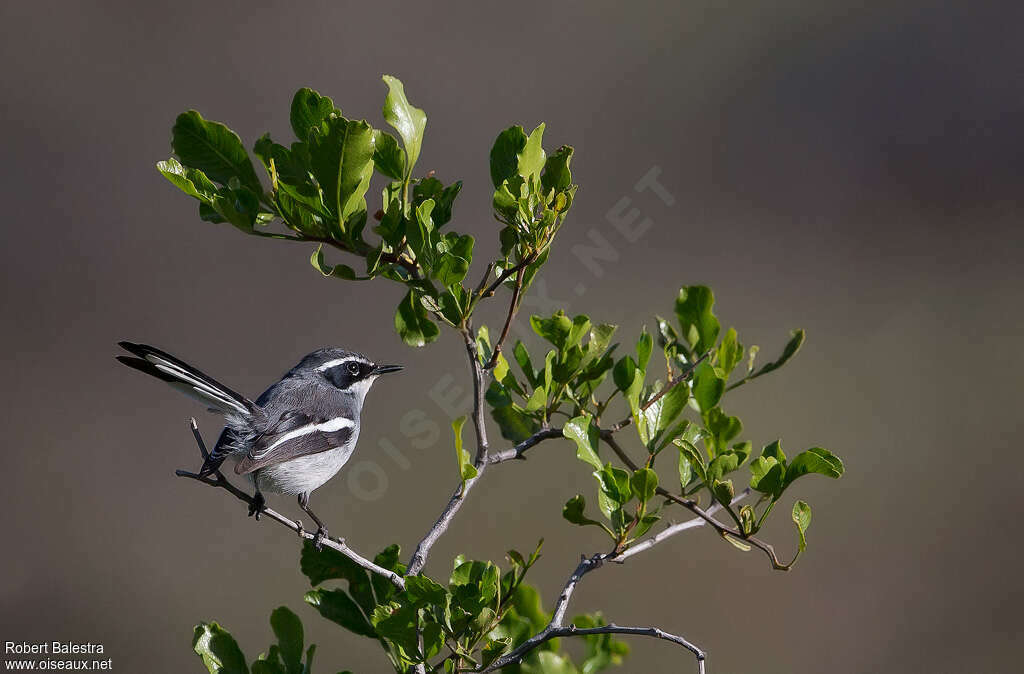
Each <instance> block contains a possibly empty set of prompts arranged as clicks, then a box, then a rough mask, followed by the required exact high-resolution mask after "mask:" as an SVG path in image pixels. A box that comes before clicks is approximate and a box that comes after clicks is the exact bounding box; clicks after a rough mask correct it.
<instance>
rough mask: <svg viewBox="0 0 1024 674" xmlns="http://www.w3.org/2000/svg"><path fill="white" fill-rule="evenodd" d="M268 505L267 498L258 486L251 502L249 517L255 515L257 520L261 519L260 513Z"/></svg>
mask: <svg viewBox="0 0 1024 674" xmlns="http://www.w3.org/2000/svg"><path fill="white" fill-rule="evenodd" d="M266 507H267V499H265V498H263V492H261V491H260V490H259V487H257V488H256V493H255V494H253V495H252V503H250V504H249V517H255V518H256V520H257V521H259V519H260V513H262V512H263V509H264V508H266Z"/></svg>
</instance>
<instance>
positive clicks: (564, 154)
mask: <svg viewBox="0 0 1024 674" xmlns="http://www.w3.org/2000/svg"><path fill="white" fill-rule="evenodd" d="M572 153H573V150H572V148H571V147H569V146H568V145H563V146H562V147H560V148H558V149H557V150H555V153H554V154H552V155H551V156H549V157H548V158H547V161H545V162H544V172H543V173H541V176H540V183H541V186H542V187H543V188H544V192H545V193H548V192H550V191H551V190H554V191H555V192H562V191H564V190H567V189H569V187H570V186H571V185H572V171H571V170H570V169H569V163H570V162H571V161H572Z"/></svg>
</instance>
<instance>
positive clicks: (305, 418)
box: [118, 342, 401, 535]
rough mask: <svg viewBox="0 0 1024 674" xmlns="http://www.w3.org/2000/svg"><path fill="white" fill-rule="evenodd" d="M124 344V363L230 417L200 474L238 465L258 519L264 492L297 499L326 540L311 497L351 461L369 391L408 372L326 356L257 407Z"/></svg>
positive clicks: (179, 364) (149, 351) (158, 355)
mask: <svg viewBox="0 0 1024 674" xmlns="http://www.w3.org/2000/svg"><path fill="white" fill-rule="evenodd" d="M119 344H120V346H121V347H123V348H124V349H126V350H127V351H129V352H131V353H132V354H133V356H134V357H128V356H119V357H118V360H119V361H121V362H122V363H124V364H125V365H128V366H130V367H133V368H135V369H137V370H140V371H142V372H145V373H146V374H149V375H152V376H154V377H157V378H159V379H161V380H163V381H165V382H167V383H168V384H170V385H171V386H173V387H174V388H177V389H178V390H181V391H183V392H184V393H186V394H187V395H189V396H190V397H192V398H195V399H198V400H199V401H201V402H203V403H204V404H206V405H207V406H208V407H209V408H210V409H211V410H212V411H216V412H220V413H222V414H224V417H225V426H224V430H223V431H222V432H221V435H220V438H219V439H218V440H217V444H216V445H215V446H214V448H213V450H212V451H211V452H210V456H209V458H208V459H207V460H206V461H205V462H204V464H203V467H202V469H201V470H200V474H203V475H208V474H210V473H212V472H214V471H216V470H218V469H219V468H220V466H221V465H222V464H223V463H224V462H225V461H231V462H233V463H234V470H235V472H236V473H238V474H240V475H246V476H247V477H248V478H249V479H250V480H251V481H252V482H253V484H254V485H255V486H256V500H257V504H258V505H257V506H256V510H255V512H256V514H258V510H259V508H260V507H262V495H261V492H264V491H268V492H275V493H282V494H297V495H298V496H299V504H300V505H301V506H302V508H303V510H305V511H306V512H307V513H308V514H309V515H310V516H311V517H313V519H314V521H316V522H317V524H318V525H319V526H320V529H321V531H322V532H323V535H326V530H325V529H324V528H323V524H322V523H321V522H320V520H319V519H318V518H317V517H316V516H315V515H314V514H313V513H312V511H310V510H309V509H308V502H309V494H310V492H312V491H313V490H314V489H317V488H318V487H320V486H321V485H323V484H324V483H325V482H327V481H328V480H329V479H331V478H332V477H334V475H335V474H337V472H338V471H339V470H340V469H341V467H342V466H344V465H345V463H346V462H347V461H348V459H349V457H350V456H352V452H353V450H354V449H355V446H356V441H357V440H358V439H359V417H360V413H361V412H362V408H363V401H364V400H365V398H366V393H367V391H369V389H370V386H371V385H372V384H373V382H374V381H375V380H376V379H377V377H379V376H380V375H381V374H384V373H386V372H394V371H396V370H400V369H401V367H400V366H397V365H377V364H376V363H374V362H373V361H371V360H370V359H368V358H366V357H365V356H363V355H361V354H358V353H354V352H351V351H346V350H345V349H338V348H326V349H320V350H318V351H314V352H313V353H311V354H309V355H308V356H306V357H305V358H303V359H302V361H301V362H299V364H298V365H296V366H295V367H293V368H292V369H291V370H289V371H288V372H287V373H286V374H285V375H284V376H283V377H282V378H281V379H280V380H279V381H277V382H276V383H275V384H273V385H272V386H271V387H270V388H268V389H267V390H266V391H264V392H263V394H262V395H260V397H259V398H257V399H256V401H255V402H253V401H251V400H249V399H248V398H246V397H245V396H243V395H241V394H239V393H236V392H235V391H233V390H231V389H230V388H228V387H226V386H224V385H223V384H221V383H220V382H218V381H217V380H215V379H213V378H212V377H210V376H209V375H207V374H205V373H203V372H202V371H200V370H198V369H196V368H194V367H192V366H191V365H188V364H187V363H185V362H183V361H181V360H179V359H178V358H175V357H174V356H172V355H170V354H168V353H166V352H164V351H161V350H159V349H156V348H154V347H151V346H147V345H145V344H134V343H132V342H120V343H119Z"/></svg>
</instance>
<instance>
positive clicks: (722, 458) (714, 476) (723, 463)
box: [705, 452, 740, 485]
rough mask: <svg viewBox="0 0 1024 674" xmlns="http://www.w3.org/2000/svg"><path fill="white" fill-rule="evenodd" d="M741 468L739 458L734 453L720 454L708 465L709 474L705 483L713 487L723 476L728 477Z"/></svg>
mask: <svg viewBox="0 0 1024 674" xmlns="http://www.w3.org/2000/svg"><path fill="white" fill-rule="evenodd" d="M739 467H740V460H739V457H738V456H736V455H735V454H733V453H732V452H726V453H725V454H719V455H718V456H716V457H715V458H713V459H711V462H710V463H708V473H707V479H706V480H705V481H706V482H709V483H711V484H712V485H713V484H714V481H715V480H718V479H721V477H722V476H723V475H728V474H729V473H731V472H733V471H734V470H736V469H737V468H739Z"/></svg>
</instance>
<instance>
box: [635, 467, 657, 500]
mask: <svg viewBox="0 0 1024 674" xmlns="http://www.w3.org/2000/svg"><path fill="white" fill-rule="evenodd" d="M629 485H630V487H631V488H632V490H633V494H634V495H635V496H636V497H637V499H638V500H639V501H641V502H643V503H647V502H648V501H650V500H651V498H653V497H654V492H655V491H657V489H658V474H657V473H655V472H654V471H653V470H651V469H650V468H641V469H640V470H638V471H636V472H634V473H633V475H631V476H630V478H629Z"/></svg>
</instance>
